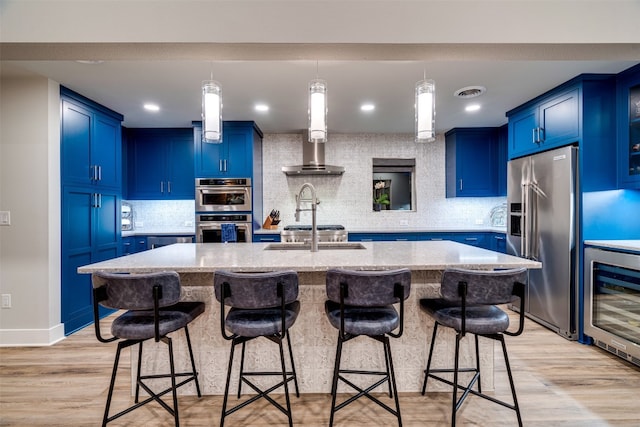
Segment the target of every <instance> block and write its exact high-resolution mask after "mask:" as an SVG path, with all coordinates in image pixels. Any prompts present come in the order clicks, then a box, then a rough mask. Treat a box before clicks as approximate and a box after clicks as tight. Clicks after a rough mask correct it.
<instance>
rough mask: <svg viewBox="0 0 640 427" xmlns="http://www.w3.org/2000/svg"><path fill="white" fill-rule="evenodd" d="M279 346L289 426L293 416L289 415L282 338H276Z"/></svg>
mask: <svg viewBox="0 0 640 427" xmlns="http://www.w3.org/2000/svg"><path fill="white" fill-rule="evenodd" d="M278 347H279V348H280V365H281V367H282V382H283V383H284V396H285V401H286V403H287V417H288V418H289V427H293V418H292V416H291V401H290V399H289V385H288V383H289V381H287V367H286V365H285V363H284V349H283V348H282V339H280V340H278Z"/></svg>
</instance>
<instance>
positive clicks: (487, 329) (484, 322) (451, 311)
mask: <svg viewBox="0 0 640 427" xmlns="http://www.w3.org/2000/svg"><path fill="white" fill-rule="evenodd" d="M420 307H421V308H422V309H423V310H424V311H426V312H427V313H429V315H431V317H433V319H434V320H435V321H436V322H438V323H439V324H440V325H442V326H446V327H448V328H453V329H455V330H460V329H461V328H462V308H461V307H460V306H453V307H452V306H451V303H448V302H447V301H445V300H443V299H422V300H420ZM507 328H509V315H508V314H507V313H505V312H504V311H503V310H501V309H500V308H498V307H496V306H494V305H480V306H470V307H467V313H466V331H467V332H469V333H471V334H480V335H482V334H497V333H500V332H504V331H506V330H507Z"/></svg>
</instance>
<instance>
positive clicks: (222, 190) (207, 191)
mask: <svg viewBox="0 0 640 427" xmlns="http://www.w3.org/2000/svg"><path fill="white" fill-rule="evenodd" d="M250 190H251V187H220V188H214V187H196V191H199V192H200V193H205V194H215V193H229V192H231V191H243V192H249V191H250Z"/></svg>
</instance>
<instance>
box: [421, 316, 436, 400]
mask: <svg viewBox="0 0 640 427" xmlns="http://www.w3.org/2000/svg"><path fill="white" fill-rule="evenodd" d="M437 332H438V323H437V322H436V323H435V325H434V326H433V334H432V335H431V345H430V346H429V356H428V359H427V369H426V370H425V371H424V382H423V383H422V395H423V396H424V393H425V391H427V380H428V379H429V373H430V372H431V357H432V356H433V347H434V345H435V343H436V333H437Z"/></svg>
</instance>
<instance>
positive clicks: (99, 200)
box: [98, 193, 102, 208]
mask: <svg viewBox="0 0 640 427" xmlns="http://www.w3.org/2000/svg"><path fill="white" fill-rule="evenodd" d="M98 207H99V208H101V207H102V194H100V193H98Z"/></svg>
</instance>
